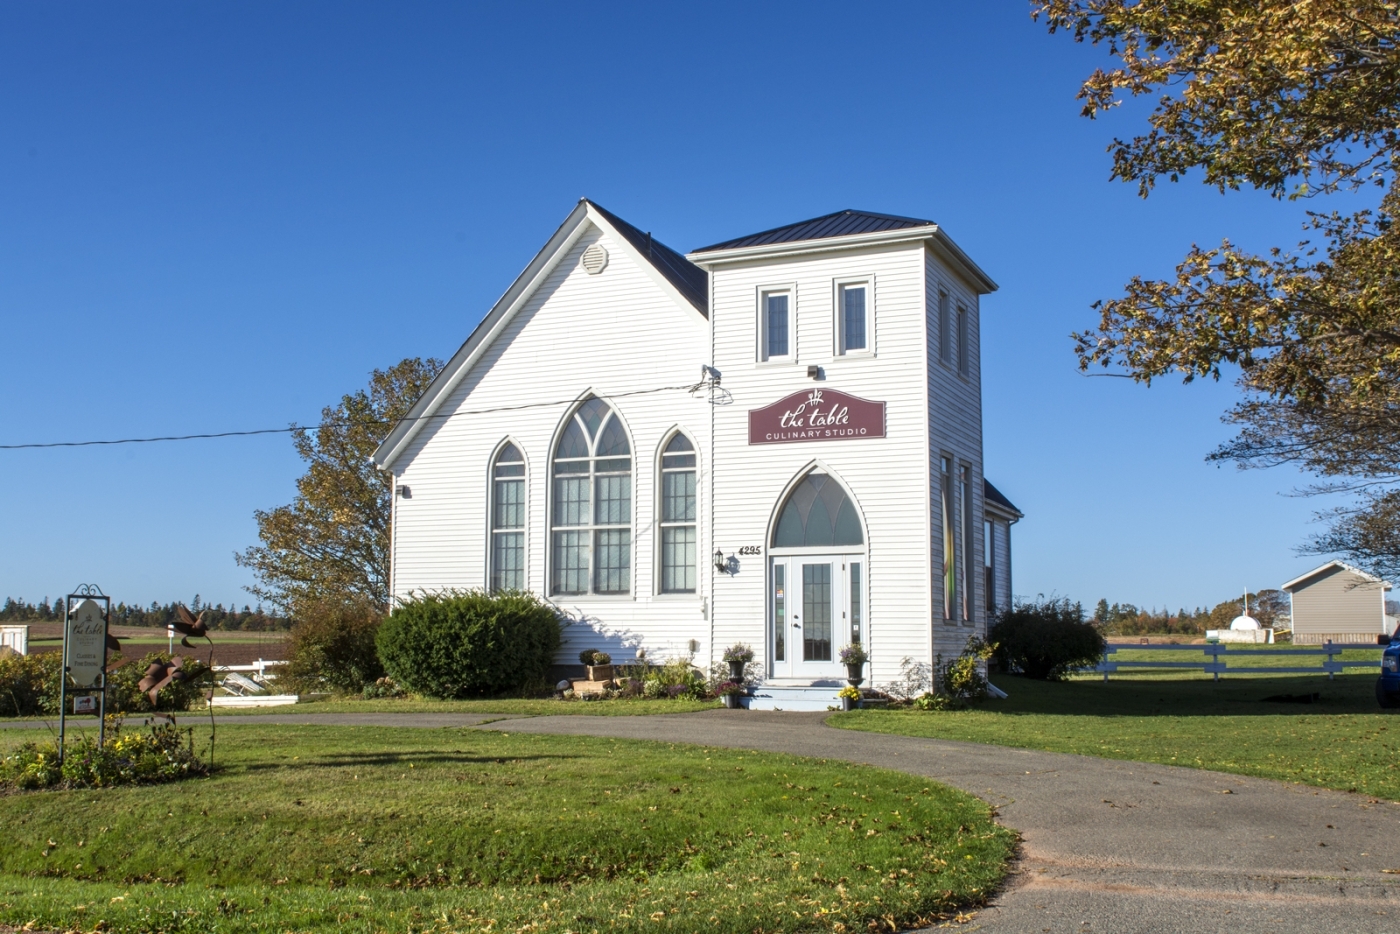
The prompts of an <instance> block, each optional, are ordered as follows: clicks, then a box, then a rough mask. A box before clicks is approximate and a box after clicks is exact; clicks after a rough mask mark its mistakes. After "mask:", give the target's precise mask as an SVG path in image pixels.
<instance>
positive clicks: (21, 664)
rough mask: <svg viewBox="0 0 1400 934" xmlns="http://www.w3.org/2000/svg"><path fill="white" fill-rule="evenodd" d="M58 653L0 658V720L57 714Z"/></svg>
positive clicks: (59, 654) (38, 653) (61, 661)
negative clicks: (2, 718) (3, 718)
mask: <svg viewBox="0 0 1400 934" xmlns="http://www.w3.org/2000/svg"><path fill="white" fill-rule="evenodd" d="M62 664H63V656H62V653H60V652H36V653H34V654H33V655H4V656H0V717H33V716H36V715H38V714H45V713H47V714H57V713H58V689H59V681H58V679H59V668H60V667H62Z"/></svg>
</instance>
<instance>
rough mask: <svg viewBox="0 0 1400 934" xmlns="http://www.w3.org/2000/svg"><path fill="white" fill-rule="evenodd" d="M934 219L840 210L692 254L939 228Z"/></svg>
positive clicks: (729, 241) (695, 251)
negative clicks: (856, 235)
mask: <svg viewBox="0 0 1400 934" xmlns="http://www.w3.org/2000/svg"><path fill="white" fill-rule="evenodd" d="M937 226H938V225H937V224H935V223H934V222H933V221H924V220H919V219H918V218H914V217H899V216H898V215H895V214H876V213H875V212H873V211H837V212H835V213H834V214H823V215H822V216H821V217H814V218H812V219H811V220H806V221H798V222H797V223H795V224H786V225H784V226H782V227H774V228H773V229H772V230H762V231H759V232H758V233H755V234H749V235H748V236H744V237H736V238H735V239H733V240H725V241H724V242H723V243H714V244H711V245H710V246H702V247H700V248H698V249H694V250H691V251H690V252H691V253H708V252H710V251H712V250H734V249H738V248H740V247H746V246H766V245H768V244H770V243H795V242H797V241H798V240H822V239H825V238H827V237H847V236H850V235H852V234H863V233H880V232H882V231H885V230H904V229H905V228H908V227H937Z"/></svg>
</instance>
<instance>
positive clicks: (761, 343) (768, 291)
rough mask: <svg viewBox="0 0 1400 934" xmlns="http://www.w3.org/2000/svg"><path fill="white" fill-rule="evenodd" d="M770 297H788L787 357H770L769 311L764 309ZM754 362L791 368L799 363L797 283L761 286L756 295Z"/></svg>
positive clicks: (761, 364)
mask: <svg viewBox="0 0 1400 934" xmlns="http://www.w3.org/2000/svg"><path fill="white" fill-rule="evenodd" d="M769 295H787V297H788V352H787V354H786V355H785V356H781V357H770V356H769V355H768V314H767V311H768V309H767V308H766V307H764V306H765V305H766V304H767V302H766V301H765V299H766V298H767V297H768V296H769ZM754 322H755V328H754V335H755V337H756V338H757V340H756V342H755V346H754V360H755V361H756V362H757V363H758V364H759V365H760V366H791V365H792V364H795V363H797V353H798V348H797V283H796V282H780V283H773V284H770V285H760V286H759V287H758V288H757V290H756V291H755V295H754Z"/></svg>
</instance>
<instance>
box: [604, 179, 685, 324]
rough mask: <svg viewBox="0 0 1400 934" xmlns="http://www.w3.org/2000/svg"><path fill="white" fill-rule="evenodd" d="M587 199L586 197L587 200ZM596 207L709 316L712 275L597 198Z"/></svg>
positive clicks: (667, 278) (658, 269) (683, 293)
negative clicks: (610, 209)
mask: <svg viewBox="0 0 1400 934" xmlns="http://www.w3.org/2000/svg"><path fill="white" fill-rule="evenodd" d="M584 200H585V201H588V199H587V198H585V199H584ZM588 203H589V204H590V205H592V206H593V209H594V210H595V211H597V212H598V213H599V214H601V215H603V216H604V217H605V218H607V219H608V223H610V224H612V225H613V226H614V227H616V228H617V232H618V233H620V234H622V236H624V237H626V238H627V242H628V243H630V244H632V246H633V247H634V248H635V249H636V250H637V252H639V253H641V254H642V255H643V256H645V257H646V258H647V260H648V261H650V263H651V264H652V265H653V266H655V267H656V271H657V272H659V273H661V274H662V275H663V276H665V277H666V280H667V281H668V282H670V283H671V284H672V285H674V286H675V287H676V291H678V292H680V293H681V294H682V295H684V296H685V299H686V301H688V302H690V303H691V304H692V305H694V306H695V307H696V308H697V309H699V311H700V313H701V314H702V315H704V316H705V317H707V318H708V317H709V315H710V274H709V273H707V272H705V270H703V269H701V268H700V267H699V266H697V265H695V264H694V263H692V262H691V261H690V260H688V259H686V258H685V257H684V256H682V255H681V254H679V253H677V252H676V251H675V250H673V249H671V248H670V247H668V246H667V245H666V244H664V243H662V242H661V241H660V240H657V239H655V238H654V237H652V235H651V234H650V233H644V232H642V231H640V230H638V229H637V228H636V227H633V226H632V225H631V224H629V223H627V222H626V221H625V220H623V219H622V218H620V217H618V216H617V215H616V214H614V213H613V212H612V211H609V210H608V209H606V208H604V207H603V206H602V205H601V204H599V203H598V202H596V201H588Z"/></svg>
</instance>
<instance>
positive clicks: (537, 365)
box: [394, 228, 710, 664]
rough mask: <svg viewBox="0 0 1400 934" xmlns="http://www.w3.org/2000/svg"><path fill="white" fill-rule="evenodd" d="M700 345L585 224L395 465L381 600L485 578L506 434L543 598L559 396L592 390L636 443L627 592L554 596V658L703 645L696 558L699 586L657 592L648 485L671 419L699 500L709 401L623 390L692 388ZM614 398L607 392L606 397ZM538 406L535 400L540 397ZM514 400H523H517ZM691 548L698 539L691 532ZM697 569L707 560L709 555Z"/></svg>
mask: <svg viewBox="0 0 1400 934" xmlns="http://www.w3.org/2000/svg"><path fill="white" fill-rule="evenodd" d="M600 239H601V240H602V242H603V244H604V246H605V248H606V249H607V250H608V253H609V261H608V265H607V268H606V269H605V270H604V271H603V272H602V273H601V274H599V275H596V276H590V275H588V274H587V273H586V272H584V270H583V269H581V268H580V267H579V262H578V260H579V256H580V255H581V254H582V252H583V251H584V250H585V249H587V248H588V246H590V245H591V244H592V243H594V242H597V241H598V240H600ZM707 354H708V326H707V324H706V323H705V321H704V319H703V318H702V317H701V316H700V315H699V314H698V313H697V312H696V311H695V310H694V309H693V308H690V307H689V306H685V307H681V306H678V305H677V303H676V302H675V300H673V298H672V297H671V296H669V295H668V294H667V293H666V292H665V291H663V290H662V289H661V288H660V287H658V286H657V285H656V283H655V282H654V281H653V279H652V278H651V277H650V276H649V275H648V274H647V273H646V271H644V270H643V269H642V268H641V267H640V265H639V264H638V262H635V261H634V260H633V259H632V256H631V254H630V253H629V251H628V250H627V248H626V247H625V246H624V245H623V244H621V243H618V242H614V241H613V240H612V239H611V238H608V237H604V236H603V235H602V233H601V231H599V230H598V229H597V228H591V229H590V230H589V232H588V233H586V234H584V235H583V236H582V237H581V238H580V239H579V240H578V242H576V243H575V244H574V246H573V248H572V249H571V250H570V252H569V254H568V255H566V256H565V257H564V258H563V260H562V262H560V264H559V265H558V266H557V267H556V268H555V270H554V271H553V273H552V274H551V275H550V276H549V277H548V279H547V281H546V282H545V283H544V284H543V285H542V287H541V288H540V289H539V290H538V291H537V292H536V293H535V294H534V295H533V296H532V297H531V299H530V300H529V301H528V302H527V303H526V304H525V306H524V307H522V308H521V309H520V311H519V312H518V313H517V314H516V316H515V317H514V318H513V319H512V320H511V321H510V323H509V324H508V326H507V327H506V328H505V329H504V331H503V332H502V333H501V335H500V336H499V337H498V338H497V339H496V340H495V341H494V343H493V344H492V345H491V346H490V347H489V349H487V351H486V352H485V354H484V355H483V356H482V358H481V359H480V361H479V362H477V363H476V365H475V366H474V367H473V368H472V370H471V372H470V373H468V374H467V376H466V377H465V378H464V379H463V380H462V383H461V384H460V385H459V386H458V387H457V389H456V390H455V392H454V393H453V394H452V396H451V398H450V399H449V400H448V401H447V402H446V403H445V404H444V406H443V407H442V409H441V410H440V413H441V414H447V413H472V412H479V411H480V410H484V409H502V408H515V409H517V410H516V411H496V412H491V413H487V414H462V415H458V416H456V417H452V418H447V419H442V420H435V421H434V422H433V423H432V426H431V427H429V428H427V429H425V430H423V431H422V432H421V433H420V434H419V435H418V436H417V437H416V438H415V439H414V441H413V443H412V444H411V445H410V447H409V449H408V450H407V451H406V452H405V453H404V455H403V456H401V457H400V458H399V459H398V461H397V462H396V463H395V470H396V471H397V473H398V479H399V483H400V484H402V485H404V486H407V487H409V489H410V491H411V494H412V496H411V498H409V499H398V500H396V504H395V505H396V509H395V517H394V521H395V525H396V528H395V534H394V593H395V596H396V597H399V598H403V597H406V596H408V595H409V594H411V593H413V592H415V591H437V590H443V589H449V588H461V589H469V588H479V587H483V586H485V584H486V581H487V573H488V571H487V562H488V548H487V543H488V534H489V533H488V529H487V522H488V515H489V509H488V504H489V496H490V474H489V468H490V459H491V455H492V454H493V452H494V451H495V450H496V449H497V447H498V446H499V445H500V443H501V441H502V440H503V439H506V438H510V439H512V440H513V441H514V442H515V443H516V444H517V446H518V447H519V448H520V450H521V452H522V453H523V454H524V456H525V459H526V558H525V560H526V579H527V582H528V585H529V587H530V589H532V590H534V591H535V592H537V593H540V594H547V593H548V586H547V573H548V566H547V565H548V545H549V531H548V523H549V518H548V517H549V503H548V491H549V489H550V479H549V467H550V459H551V455H552V447H553V443H554V439H555V436H556V433H557V432H558V430H559V428H560V425H561V422H562V420H563V419H564V417H565V416H566V415H567V414H568V413H570V412H571V411H572V409H573V406H572V404H571V401H572V400H577V399H579V398H581V397H582V396H583V395H584V394H585V393H586V392H588V391H592V392H593V393H594V394H596V395H599V396H601V397H603V398H604V399H605V400H607V401H609V402H611V403H612V405H613V408H614V410H615V411H617V412H618V413H619V414H620V415H621V416H622V418H623V420H624V422H625V423H626V425H627V428H628V430H629V434H630V436H631V443H632V449H633V463H634V467H633V497H632V501H633V533H632V542H633V557H632V594H631V595H630V596H628V597H624V598H615V597H607V598H605V597H563V598H560V599H559V601H558V602H559V603H560V605H561V607H562V609H564V610H565V611H566V612H567V613H569V615H570V616H571V617H572V618H573V620H575V623H574V624H572V625H570V626H569V627H568V628H567V629H566V630H565V645H564V647H563V649H562V650H561V652H560V656H559V661H560V662H561V663H563V664H570V663H573V664H576V663H577V661H578V659H577V657H576V655H577V652H578V651H579V649H581V648H584V647H595V648H600V649H604V650H606V651H610V652H611V653H612V654H613V657H614V660H616V661H619V662H621V661H625V660H629V659H630V658H631V657H632V655H633V653H634V651H635V650H636V649H637V648H641V647H645V648H646V649H647V650H648V654H649V655H651V656H652V657H654V658H655V657H665V656H668V655H673V654H683V653H684V651H685V647H686V644H687V643H688V642H689V641H690V640H692V639H695V640H698V641H699V642H700V644H701V649H700V652H701V655H700V660H703V658H704V657H706V656H707V655H708V652H709V646H708V641H709V622H708V621H707V620H706V618H705V616H706V614H705V603H704V601H705V594H704V592H703V591H704V587H705V584H706V582H707V581H708V575H707V574H706V572H705V567H704V565H703V564H702V567H701V568H700V571H699V580H700V586H701V591H702V592H701V593H697V594H695V595H688V594H687V595H670V594H668V595H664V596H662V595H659V594H657V593H656V585H655V581H654V578H655V566H656V554H655V551H656V541H657V536H656V535H655V525H654V522H655V520H656V489H657V483H658V456H659V445H660V444H661V442H662V439H663V437H664V436H666V435H667V434H668V432H669V431H670V429H672V428H673V427H676V426H679V427H681V428H683V429H684V430H685V431H686V433H687V434H689V435H690V437H691V438H692V439H693V440H694V441H695V444H696V447H697V448H698V449H699V451H700V452H701V460H700V479H701V488H702V497H701V508H702V509H704V508H705V504H704V492H705V491H706V484H705V483H704V476H705V474H706V472H707V471H708V467H709V464H708V460H707V456H708V452H709V444H708V436H709V417H710V411H709V410H710V406H709V405H708V404H707V402H706V401H705V399H704V397H703V395H696V396H691V395H690V394H689V393H688V392H686V391H684V390H678V391H668V392H660V393H653V394H645V395H632V396H625V395H622V394H626V393H639V392H643V391H646V390H652V389H656V388H658V387H665V386H682V385H689V384H691V383H694V382H695V381H696V380H697V379H698V377H699V374H700V367H701V365H702V364H703V363H705V361H706V359H707ZM619 395H622V397H621V398H616V399H610V398H609V397H610V396H619ZM540 403H545V404H543V405H539V404H540ZM521 406H535V407H531V408H524V409H521V408H519V407H521ZM700 539H701V542H700V548H699V553H700V555H701V557H702V561H703V556H704V555H705V554H706V553H707V547H708V538H707V537H706V535H705V528H704V524H703V523H701V526H700ZM706 564H707V562H706Z"/></svg>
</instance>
